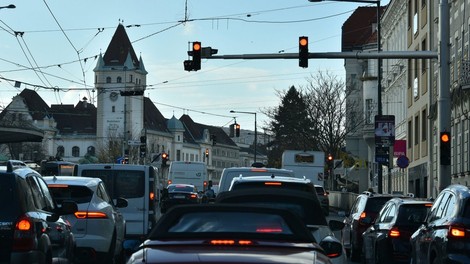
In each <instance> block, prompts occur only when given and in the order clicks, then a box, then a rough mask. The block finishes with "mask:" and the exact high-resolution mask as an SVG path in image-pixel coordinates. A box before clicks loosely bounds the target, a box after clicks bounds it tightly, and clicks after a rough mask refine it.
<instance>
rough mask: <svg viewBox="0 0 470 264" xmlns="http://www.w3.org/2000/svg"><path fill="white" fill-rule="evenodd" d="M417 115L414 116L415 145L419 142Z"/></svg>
mask: <svg viewBox="0 0 470 264" xmlns="http://www.w3.org/2000/svg"><path fill="white" fill-rule="evenodd" d="M418 128H419V116H415V139H414V140H415V145H418V143H419V129H418Z"/></svg>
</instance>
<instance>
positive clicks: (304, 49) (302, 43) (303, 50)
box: [299, 36, 308, 68]
mask: <svg viewBox="0 0 470 264" xmlns="http://www.w3.org/2000/svg"><path fill="white" fill-rule="evenodd" d="M299 66H300V67H302V68H308V37H306V36H302V37H299Z"/></svg>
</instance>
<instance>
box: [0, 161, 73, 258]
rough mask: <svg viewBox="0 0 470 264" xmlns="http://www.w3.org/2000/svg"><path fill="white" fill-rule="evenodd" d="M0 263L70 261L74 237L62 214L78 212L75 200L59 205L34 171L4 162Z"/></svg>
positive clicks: (0, 190) (0, 174)
mask: <svg viewBox="0 0 470 264" xmlns="http://www.w3.org/2000/svg"><path fill="white" fill-rule="evenodd" d="M0 208H1V210H0V263H5V262H6V263H33V262H34V263H52V261H53V260H54V261H66V260H68V261H70V262H72V261H73V252H74V249H75V239H74V237H73V234H72V232H71V228H70V225H68V224H67V223H66V222H65V221H64V220H63V219H62V218H61V217H60V215H62V214H71V213H74V212H76V211H77V204H76V203H74V202H65V203H62V207H60V208H58V207H57V206H56V204H55V202H54V200H53V199H52V196H51V194H50V192H49V189H48V187H47V184H46V183H45V182H44V180H43V179H42V177H41V175H40V174H39V173H37V172H36V171H34V170H32V169H30V168H28V167H24V166H22V165H20V166H18V167H16V166H15V163H13V162H7V163H6V166H5V167H4V168H1V169H0Z"/></svg>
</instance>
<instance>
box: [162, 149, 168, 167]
mask: <svg viewBox="0 0 470 264" xmlns="http://www.w3.org/2000/svg"><path fill="white" fill-rule="evenodd" d="M167 161H168V153H166V152H163V153H162V167H165V166H166V165H167Z"/></svg>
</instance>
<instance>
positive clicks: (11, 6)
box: [0, 5, 16, 9]
mask: <svg viewBox="0 0 470 264" xmlns="http://www.w3.org/2000/svg"><path fill="white" fill-rule="evenodd" d="M3 8H16V6H15V5H7V6H0V9H3Z"/></svg>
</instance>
